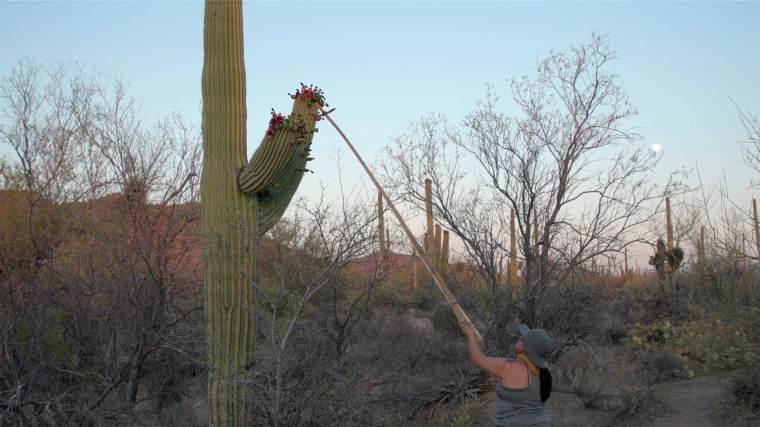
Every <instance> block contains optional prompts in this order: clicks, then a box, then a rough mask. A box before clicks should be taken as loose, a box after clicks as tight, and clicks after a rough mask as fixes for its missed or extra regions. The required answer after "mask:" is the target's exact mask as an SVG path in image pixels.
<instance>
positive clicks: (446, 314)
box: [433, 304, 462, 338]
mask: <svg viewBox="0 0 760 427" xmlns="http://www.w3.org/2000/svg"><path fill="white" fill-rule="evenodd" d="M433 329H434V330H435V331H436V332H438V333H439V334H442V335H444V336H447V337H450V338H457V337H459V336H461V335H462V331H461V330H460V329H459V321H458V320H457V316H456V314H454V309H452V308H451V306H450V305H448V304H446V305H439V306H437V307H436V308H435V312H433Z"/></svg>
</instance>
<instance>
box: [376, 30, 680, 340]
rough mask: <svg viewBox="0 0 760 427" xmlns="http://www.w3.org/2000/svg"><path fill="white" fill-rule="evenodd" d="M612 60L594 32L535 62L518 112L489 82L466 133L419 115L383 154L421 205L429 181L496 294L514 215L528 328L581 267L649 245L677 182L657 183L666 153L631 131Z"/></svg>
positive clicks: (517, 95) (404, 193)
mask: <svg viewBox="0 0 760 427" xmlns="http://www.w3.org/2000/svg"><path fill="white" fill-rule="evenodd" d="M616 58H617V52H616V51H614V50H613V49H612V47H611V45H610V43H609V40H608V37H607V36H606V35H600V34H597V33H594V34H592V37H591V42H590V43H589V44H588V45H582V46H580V47H570V49H569V50H568V51H567V52H563V53H559V52H554V51H552V52H551V53H550V54H549V55H548V57H547V58H546V59H543V60H538V61H537V64H536V69H535V71H536V76H535V77H534V78H528V77H523V78H522V79H512V80H511V82H510V86H511V89H512V100H513V101H514V102H515V104H516V105H517V106H518V107H519V108H520V109H521V110H522V113H523V114H522V117H519V118H512V117H508V116H506V115H504V114H502V113H500V112H498V110H497V108H496V105H497V102H498V101H499V98H498V97H497V96H495V95H493V94H492V92H491V90H490V87H489V89H488V90H487V94H486V99H485V100H484V101H480V102H478V104H477V108H476V110H475V111H473V112H471V113H469V114H467V116H466V117H465V118H464V120H463V122H462V125H461V126H449V125H448V124H447V123H446V122H445V120H443V119H442V118H441V117H440V116H431V117H428V118H423V119H422V120H420V121H419V122H416V123H414V124H413V125H412V130H411V131H410V132H409V133H407V134H404V135H402V136H401V137H399V138H397V139H396V140H395V141H394V142H393V143H392V144H391V145H389V146H388V147H386V148H385V153H386V158H387V160H385V162H384V163H383V164H382V170H383V171H384V176H383V178H384V180H385V182H387V183H389V185H390V187H391V188H393V189H394V191H395V194H396V195H397V197H401V198H403V199H404V200H406V201H408V202H409V203H411V204H412V205H413V206H415V207H417V208H418V209H420V208H422V207H423V206H424V193H423V191H421V189H423V188H424V186H423V184H422V182H423V180H424V178H426V177H429V178H430V179H431V180H432V181H433V187H434V210H435V212H434V214H435V215H436V216H437V217H438V218H440V220H441V221H442V222H443V223H444V224H445V225H446V227H448V228H449V229H450V230H452V231H453V232H454V233H456V235H457V236H459V237H460V238H461V239H462V241H463V242H464V244H465V245H466V247H467V248H466V251H467V253H468V254H469V255H470V256H471V258H472V259H473V260H474V261H476V262H478V263H479V264H480V266H481V267H482V268H483V270H484V271H486V272H487V274H488V276H489V277H490V283H491V284H492V286H493V287H494V289H495V288H496V287H497V285H498V283H499V278H498V277H497V275H496V274H495V272H497V271H499V266H498V264H497V260H498V259H499V256H498V255H497V254H501V256H503V254H504V253H505V252H509V246H508V240H507V239H506V236H508V235H509V229H508V228H505V227H508V225H509V215H510V211H511V210H514V212H515V216H516V220H517V228H518V233H517V234H518V256H519V258H520V259H521V260H522V261H523V262H524V268H523V270H522V282H523V286H524V287H523V294H522V299H521V300H520V301H518V302H517V305H518V306H519V307H520V308H521V310H522V321H523V322H525V323H527V324H529V325H531V326H534V325H536V324H540V323H541V318H542V316H543V315H544V313H543V308H542V304H543V302H544V301H546V298H548V297H549V295H550V293H551V292H553V291H554V290H556V289H559V288H560V287H561V286H563V284H564V285H565V286H566V285H567V283H566V282H567V279H568V277H569V276H570V274H571V273H572V272H573V271H574V270H575V269H577V268H581V267H582V266H583V265H585V264H586V263H588V262H589V261H590V260H592V259H593V258H595V257H602V256H614V255H615V254H618V253H620V252H621V251H622V250H623V248H625V247H626V246H629V245H632V244H634V243H635V242H643V241H651V236H648V235H647V230H646V227H644V225H645V224H646V223H647V222H648V221H649V220H651V219H652V218H653V216H654V215H655V214H656V213H657V212H658V211H659V209H660V205H661V203H662V198H663V196H664V195H667V194H670V193H672V192H674V190H675V189H676V188H677V186H678V182H677V181H676V180H675V176H671V177H670V178H669V179H668V181H667V182H664V183H661V182H657V181H656V180H655V177H654V169H655V167H656V166H657V164H658V163H659V161H660V159H661V157H660V156H657V155H656V153H654V152H651V151H649V150H648V149H647V148H646V147H644V146H643V144H642V139H643V138H642V136H641V135H639V134H638V133H637V132H635V130H633V129H630V128H629V127H627V126H626V122H627V120H628V119H630V118H632V117H634V116H635V115H636V114H637V110H636V108H635V107H633V106H632V105H631V104H630V102H629V100H628V97H627V95H626V94H625V93H624V92H623V90H622V87H621V83H620V78H619V76H618V75H617V74H616V73H615V72H614V70H613V69H611V65H612V62H613V61H614V60H615V59H616ZM468 155H469V156H468ZM469 162H475V163H474V165H475V166H474V167H471V168H470V167H469V166H470V165H471V163H469ZM468 170H472V171H474V172H467V171H468ZM467 178H471V179H467ZM534 229H537V230H538V236H536V235H535V234H534ZM554 285H557V286H554ZM495 326H497V327H499V325H498V322H497V324H496V325H495Z"/></svg>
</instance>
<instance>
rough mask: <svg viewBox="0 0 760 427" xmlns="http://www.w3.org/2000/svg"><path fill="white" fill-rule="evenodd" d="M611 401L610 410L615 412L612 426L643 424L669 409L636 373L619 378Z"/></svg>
mask: <svg viewBox="0 0 760 427" xmlns="http://www.w3.org/2000/svg"><path fill="white" fill-rule="evenodd" d="M610 400H611V402H610V409H612V410H613V411H614V412H615V417H614V419H613V420H612V422H611V423H610V425H631V424H642V422H643V421H651V420H653V419H655V418H657V414H658V413H661V412H664V411H665V410H666V409H667V408H665V406H664V403H663V399H662V397H661V396H660V395H659V394H658V393H657V392H656V391H655V390H654V389H653V388H652V387H650V386H649V384H647V381H646V379H644V378H643V377H642V376H641V375H640V374H639V373H638V372H635V371H633V372H629V373H628V374H625V375H619V376H617V378H616V381H615V388H614V393H613V397H612V398H611V399H610Z"/></svg>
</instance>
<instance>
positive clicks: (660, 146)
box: [652, 142, 662, 153]
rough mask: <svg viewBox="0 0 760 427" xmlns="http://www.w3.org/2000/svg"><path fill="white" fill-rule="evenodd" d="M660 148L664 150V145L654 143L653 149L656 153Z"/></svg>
mask: <svg viewBox="0 0 760 427" xmlns="http://www.w3.org/2000/svg"><path fill="white" fill-rule="evenodd" d="M660 150H662V145H660V144H658V143H656V142H655V143H654V144H652V151H654V152H655V153H656V152H658V151H660Z"/></svg>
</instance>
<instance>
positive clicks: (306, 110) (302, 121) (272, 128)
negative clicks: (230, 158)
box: [238, 85, 325, 194]
mask: <svg viewBox="0 0 760 427" xmlns="http://www.w3.org/2000/svg"><path fill="white" fill-rule="evenodd" d="M291 97H292V98H293V99H294V102H293V112H292V114H290V115H289V116H288V117H285V116H283V115H281V114H276V113H275V112H274V110H272V119H271V120H270V121H269V127H268V128H267V130H266V132H265V135H264V139H263V140H262V141H261V145H259V148H257V149H256V152H254V153H253V156H252V157H251V161H249V162H248V164H246V165H245V167H244V168H243V169H242V170H241V171H240V176H239V178H238V179H239V182H240V190H241V191H243V192H244V193H247V194H251V193H259V192H262V191H264V190H266V189H267V188H268V187H270V186H273V187H275V188H276V187H279V186H281V185H282V183H279V182H277V178H278V177H280V175H281V174H282V173H283V172H288V171H286V170H285V165H286V164H287V163H288V162H289V161H290V160H291V159H292V158H293V156H298V157H300V158H303V159H308V155H307V154H308V153H304V150H307V149H308V147H309V146H310V145H311V139H312V137H313V134H314V132H316V131H317V130H316V127H315V124H316V122H317V121H318V120H319V119H320V118H319V116H318V114H317V112H318V110H317V109H318V108H319V107H323V106H325V103H324V96H323V95H322V91H320V90H319V88H316V89H313V88H311V87H305V86H303V85H301V89H299V90H297V91H296V94H295V95H291ZM304 147H305V148H304ZM298 163H300V162H298ZM304 164H305V162H304ZM299 169H301V170H300V172H303V168H299ZM299 182H300V180H299ZM297 184H298V183H296V186H297Z"/></svg>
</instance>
